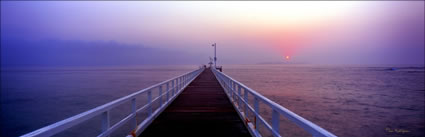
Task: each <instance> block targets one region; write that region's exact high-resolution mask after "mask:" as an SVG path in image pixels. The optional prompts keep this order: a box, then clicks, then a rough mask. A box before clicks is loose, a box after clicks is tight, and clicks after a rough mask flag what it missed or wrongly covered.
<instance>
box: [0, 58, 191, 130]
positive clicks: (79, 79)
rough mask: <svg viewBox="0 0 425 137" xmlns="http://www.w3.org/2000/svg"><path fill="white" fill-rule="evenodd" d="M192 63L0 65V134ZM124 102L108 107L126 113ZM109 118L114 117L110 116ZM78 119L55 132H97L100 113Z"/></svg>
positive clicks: (40, 123)
mask: <svg viewBox="0 0 425 137" xmlns="http://www.w3.org/2000/svg"><path fill="white" fill-rule="evenodd" d="M196 68H198V67H197V66H138V67H102V68H94V67H86V68H75V67H74V68H8V69H4V68H2V70H1V126H0V127H1V128H2V129H1V136H2V137H3V136H4V137H15V136H20V135H23V134H25V133H28V132H31V131H34V130H36V129H38V128H41V127H44V126H47V125H50V124H52V123H55V122H58V121H60V120H63V119H65V118H68V117H71V116H74V115H76V114H79V113H82V112H84V111H87V110H89V109H92V108H95V107H97V106H100V105H103V104H105V103H108V102H110V101H113V100H115V99H118V98H120V97H123V96H126V95H128V94H130V93H133V92H136V91H139V90H140V89H143V88H147V87H149V86H151V85H154V84H156V83H159V82H162V81H164V80H167V79H170V78H173V77H175V76H178V75H181V74H183V73H186V72H189V71H192V70H194V69H196ZM138 101H139V102H143V101H144V100H138ZM139 102H138V103H139ZM143 103H145V102H143ZM143 103H139V104H143ZM129 106H130V104H129V103H125V104H123V105H122V109H119V110H112V112H111V113H112V115H119V116H123V115H125V114H124V113H129V111H130V108H129ZM121 113H122V114H121ZM121 118H123V117H121ZM111 120H112V121H113V122H116V121H117V119H114V118H112V117H111ZM80 125H81V126H77V127H76V128H71V129H70V130H69V131H67V132H64V133H62V134H59V135H58V136H96V135H98V134H99V133H100V126H101V121H100V118H99V117H96V118H94V120H91V121H89V122H86V123H83V124H80ZM79 131H85V132H79ZM126 133H129V131H127V130H121V131H120V133H119V134H115V135H114V136H122V135H123V134H124V135H125V134H126Z"/></svg>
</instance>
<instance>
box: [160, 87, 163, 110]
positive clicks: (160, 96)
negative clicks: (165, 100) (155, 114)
mask: <svg viewBox="0 0 425 137" xmlns="http://www.w3.org/2000/svg"><path fill="white" fill-rule="evenodd" d="M162 86H163V85H160V86H159V106H161V107H162Z"/></svg>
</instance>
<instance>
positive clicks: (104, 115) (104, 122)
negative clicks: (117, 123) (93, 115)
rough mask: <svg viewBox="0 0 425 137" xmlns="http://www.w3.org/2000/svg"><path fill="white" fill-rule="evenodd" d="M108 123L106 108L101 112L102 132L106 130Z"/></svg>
mask: <svg viewBox="0 0 425 137" xmlns="http://www.w3.org/2000/svg"><path fill="white" fill-rule="evenodd" d="M110 124H111V123H110V121H109V110H108V111H105V112H103V113H102V133H103V132H106V131H108V129H109V127H110Z"/></svg>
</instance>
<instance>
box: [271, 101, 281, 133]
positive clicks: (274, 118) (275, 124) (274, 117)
mask: <svg viewBox="0 0 425 137" xmlns="http://www.w3.org/2000/svg"><path fill="white" fill-rule="evenodd" d="M272 109H273V112H272V128H273V130H274V131H276V133H277V134H278V135H279V112H277V111H276V109H275V108H273V107H272Z"/></svg>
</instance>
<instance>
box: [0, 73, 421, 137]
mask: <svg viewBox="0 0 425 137" xmlns="http://www.w3.org/2000/svg"><path fill="white" fill-rule="evenodd" d="M196 68H197V66H137V67H103V68H92V67H88V68H7V69H5V68H2V70H1V136H7V137H9V136H10V137H14V136H19V135H22V134H25V133H28V132H31V131H33V130H36V129H38V128H41V127H43V126H47V125H49V124H52V123H54V122H57V121H59V120H62V119H65V118H68V117H70V116H73V115H76V114H79V113H81V112H84V111H86V110H89V109H92V108H94V107H96V106H100V105H103V104H105V103H107V102H109V101H112V100H114V99H117V98H119V97H122V96H125V95H128V94H130V93H133V92H135V91H138V90H140V89H143V88H146V87H148V86H150V85H153V84H156V83H159V82H161V81H164V80H167V79H169V78H172V77H175V76H177V75H180V74H183V73H185V72H188V71H191V70H194V69H196ZM392 68H397V69H392ZM223 70H224V71H223V72H224V73H226V74H228V75H230V76H232V77H233V78H235V79H236V80H238V81H240V82H242V83H243V84H245V85H247V86H249V87H250V88H252V89H254V90H256V91H258V92H259V93H261V94H263V95H264V96H266V97H268V98H270V99H271V100H273V101H275V102H276V103H278V104H280V105H282V106H284V107H286V108H288V109H289V110H291V111H293V112H295V113H297V114H299V115H300V116H302V117H304V118H306V119H308V120H310V121H312V122H313V123H316V124H317V125H319V126H321V127H323V128H325V129H327V130H328V131H330V132H332V133H334V134H336V135H337V136H361V137H363V136H371V137H372V136H412V137H413V136H424V96H425V95H424V92H425V91H424V89H425V86H424V67H423V66H397V65H396V66H384V65H375V66H323V65H224V66H223ZM141 101H143V100H141ZM128 106H129V105H126V104H124V106H123V107H122V109H118V110H115V111H113V112H111V113H115V114H112V115H124V114H122V113H129V112H127V111H128V110H129V108H128ZM261 113H262V114H264V116H265V117H266V119H268V120H269V119H270V117H271V113H270V110H267V109H266V108H265V107H264V109H261ZM112 121H114V119H112ZM281 121H282V122H280V123H281V124H280V131H281V133H282V134H283V135H284V136H308V134H307V133H306V132H305V131H303V130H302V129H300V128H299V127H297V126H295V125H294V124H291V122H288V121H287V120H285V119H284V118H281ZM100 124H101V123H100V120H99V118H94V119H93V120H91V121H88V122H86V123H83V124H81V126H78V127H76V128H71V129H70V130H69V131H66V132H64V133H61V134H59V135H58V136H93V135H96V134H98V133H99V132H100ZM124 128H125V127H124ZM260 128H261V127H260ZM83 129H84V131H85V132H78V131H81V130H83ZM262 132H265V134H267V133H266V132H267V131H266V130H264V128H263V129H262ZM126 133H128V131H127V130H125V129H122V130H119V131H118V133H116V134H114V135H113V136H121V135H125V134H126Z"/></svg>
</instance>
